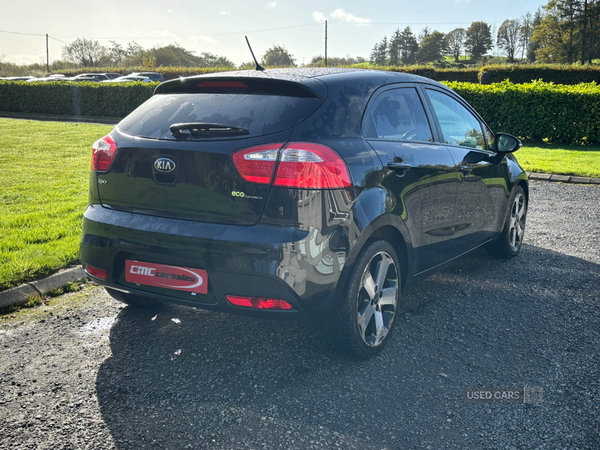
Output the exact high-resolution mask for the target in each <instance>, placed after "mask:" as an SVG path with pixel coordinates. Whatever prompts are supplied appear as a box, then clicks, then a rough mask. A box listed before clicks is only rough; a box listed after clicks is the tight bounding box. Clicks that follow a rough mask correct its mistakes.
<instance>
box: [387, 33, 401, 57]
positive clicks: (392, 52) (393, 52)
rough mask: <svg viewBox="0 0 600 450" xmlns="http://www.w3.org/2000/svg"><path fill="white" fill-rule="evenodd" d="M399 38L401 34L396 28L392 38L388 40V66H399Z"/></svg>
mask: <svg viewBox="0 0 600 450" xmlns="http://www.w3.org/2000/svg"><path fill="white" fill-rule="evenodd" d="M400 37H401V32H400V28H398V29H397V30H396V31H394V34H392V37H391V38H390V44H389V48H388V54H389V56H390V66H398V65H400V48H399V47H400Z"/></svg>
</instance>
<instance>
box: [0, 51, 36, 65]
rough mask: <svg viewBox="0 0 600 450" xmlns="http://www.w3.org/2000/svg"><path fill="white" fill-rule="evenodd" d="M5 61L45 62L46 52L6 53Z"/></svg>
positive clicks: (22, 62) (18, 62)
mask: <svg viewBox="0 0 600 450" xmlns="http://www.w3.org/2000/svg"><path fill="white" fill-rule="evenodd" d="M4 61H5V62H11V63H15V64H19V65H22V64H35V63H38V64H41V63H46V54H45V53H37V54H23V53H21V54H13V55H6V56H5V58H4Z"/></svg>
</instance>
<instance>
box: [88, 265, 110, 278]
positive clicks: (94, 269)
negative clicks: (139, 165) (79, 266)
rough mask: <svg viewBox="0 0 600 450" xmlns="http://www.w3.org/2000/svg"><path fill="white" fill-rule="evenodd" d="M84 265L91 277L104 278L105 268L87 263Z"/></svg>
mask: <svg viewBox="0 0 600 450" xmlns="http://www.w3.org/2000/svg"><path fill="white" fill-rule="evenodd" d="M84 267H85V271H86V272H87V273H89V274H90V275H92V276H93V277H96V278H100V279H101V280H106V270H102V269H98V268H97V267H94V266H90V265H89V264H85V265H84Z"/></svg>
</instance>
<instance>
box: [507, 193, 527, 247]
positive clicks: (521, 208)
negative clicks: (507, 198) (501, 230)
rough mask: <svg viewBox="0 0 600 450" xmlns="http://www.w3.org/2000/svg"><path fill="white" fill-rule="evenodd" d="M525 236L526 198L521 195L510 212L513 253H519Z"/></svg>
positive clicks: (509, 234)
mask: <svg viewBox="0 0 600 450" xmlns="http://www.w3.org/2000/svg"><path fill="white" fill-rule="evenodd" d="M524 234H525V196H524V195H523V194H521V193H519V194H518V195H517V196H516V197H515V200H514V202H513V204H512V207H511V210H510V226H509V233H508V238H509V243H510V248H511V249H512V251H513V252H515V253H516V252H518V251H519V249H520V248H521V244H522V243H523V235H524Z"/></svg>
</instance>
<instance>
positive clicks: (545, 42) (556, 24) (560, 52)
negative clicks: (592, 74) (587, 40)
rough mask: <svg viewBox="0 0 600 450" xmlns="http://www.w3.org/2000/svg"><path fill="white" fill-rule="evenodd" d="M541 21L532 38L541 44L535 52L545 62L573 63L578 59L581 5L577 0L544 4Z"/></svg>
mask: <svg viewBox="0 0 600 450" xmlns="http://www.w3.org/2000/svg"><path fill="white" fill-rule="evenodd" d="M544 9H545V13H544V14H543V15H542V19H541V22H540V24H539V25H538V26H536V27H535V28H534V30H533V36H532V37H531V40H532V41H534V42H537V43H538V44H539V48H538V49H537V50H536V52H535V56H536V58H537V59H540V60H542V61H543V62H560V63H567V64H572V63H574V62H575V61H576V60H577V59H578V54H579V50H580V49H579V48H578V38H579V36H578V31H579V30H578V29H579V25H580V24H579V20H578V19H579V5H578V2H577V1H576V0H551V1H550V2H548V4H547V5H546V6H544Z"/></svg>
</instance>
